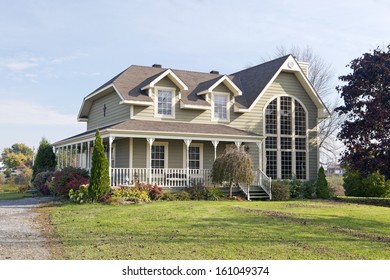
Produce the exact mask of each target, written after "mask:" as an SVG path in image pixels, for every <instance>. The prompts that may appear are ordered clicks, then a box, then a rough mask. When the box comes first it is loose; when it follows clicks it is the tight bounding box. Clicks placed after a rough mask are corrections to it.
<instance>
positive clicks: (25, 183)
mask: <svg viewBox="0 0 390 280" xmlns="http://www.w3.org/2000/svg"><path fill="white" fill-rule="evenodd" d="M31 178H32V169H31V168H29V167H24V168H23V170H22V171H21V173H20V174H18V175H17V176H16V178H15V183H16V184H18V187H19V192H25V191H27V190H28V189H29V188H30V183H31Z"/></svg>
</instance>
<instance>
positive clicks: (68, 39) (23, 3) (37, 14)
mask: <svg viewBox="0 0 390 280" xmlns="http://www.w3.org/2000/svg"><path fill="white" fill-rule="evenodd" d="M389 14H390V3H389V2H388V0H365V1H361V0H345V1H343V0H328V1H316V0H295V1H287V0H284V1H278V0H262V1H260V0H241V1H230V0H221V1H220V0H215V1H207V0H193V1H185V0H166V1H164V0H160V1H152V0H139V1H138V0H107V1H102V0H93V1H91V0H82V1H80V0H77V1H75V0H35V1H29V0H12V1H9V0H0V152H1V151H3V149H4V148H5V147H10V146H12V145H13V144H15V143H24V144H26V145H28V146H30V147H31V148H33V147H34V148H35V150H37V148H38V146H39V142H40V140H41V139H42V137H45V138H46V139H48V140H49V142H51V143H54V142H56V141H59V140H61V139H64V138H67V137H69V136H72V135H75V134H78V133H80V132H83V131H85V129H86V124H85V123H79V122H78V121H77V115H78V112H79V110H80V106H81V103H82V101H83V98H84V97H85V96H86V95H88V94H89V93H91V92H92V91H94V90H95V89H96V88H98V87H99V86H100V85H102V84H104V83H105V82H106V81H108V80H109V79H111V78H112V77H114V76H115V75H116V74H118V73H120V72H121V71H123V70H124V69H126V68H127V67H129V66H130V65H145V66H151V65H152V64H155V63H157V64H162V66H163V67H164V68H173V69H182V70H191V71H201V72H210V71H211V70H218V71H220V73H222V74H229V73H233V72H236V71H239V70H242V69H245V68H247V67H248V66H249V65H255V64H257V63H259V62H260V61H261V60H262V59H263V58H265V57H270V56H272V55H273V54H274V53H275V50H276V48H277V47H279V46H285V47H287V48H289V47H291V46H296V47H299V48H304V47H306V46H309V47H310V48H311V49H312V50H313V52H314V53H315V54H316V55H319V56H321V57H322V58H323V60H324V61H325V62H326V63H328V64H330V65H331V67H332V68H333V70H334V73H335V77H334V79H333V80H332V83H333V84H334V87H335V86H336V85H337V84H340V82H339V81H338V79H337V77H339V76H341V75H345V74H348V73H350V69H349V68H347V67H346V65H347V64H348V63H349V62H350V61H351V60H352V59H354V58H357V57H360V56H361V55H362V54H363V53H365V52H370V51H372V50H373V49H375V48H377V47H378V46H379V47H381V48H384V47H385V46H387V45H389V44H390V16H389ZM332 98H335V99H337V98H339V97H338V95H337V92H336V91H334V95H332Z"/></svg>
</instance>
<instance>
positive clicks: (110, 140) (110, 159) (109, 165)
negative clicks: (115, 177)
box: [108, 136, 115, 186]
mask: <svg viewBox="0 0 390 280" xmlns="http://www.w3.org/2000/svg"><path fill="white" fill-rule="evenodd" d="M114 140H115V137H113V136H110V137H108V170H109V173H108V176H109V177H110V186H112V185H111V183H112V180H111V179H112V178H111V175H112V174H111V173H112V171H111V168H112V142H114Z"/></svg>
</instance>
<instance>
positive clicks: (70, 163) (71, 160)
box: [69, 144, 73, 167]
mask: <svg viewBox="0 0 390 280" xmlns="http://www.w3.org/2000/svg"><path fill="white" fill-rule="evenodd" d="M69 166H71V167H73V144H72V145H70V157H69Z"/></svg>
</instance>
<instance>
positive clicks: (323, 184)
mask: <svg viewBox="0 0 390 280" xmlns="http://www.w3.org/2000/svg"><path fill="white" fill-rule="evenodd" d="M316 195H317V198H323V199H328V198H330V192H329V184H328V181H327V180H326V175H325V170H324V168H323V167H322V166H321V167H320V169H319V170H318V176H317V188H316Z"/></svg>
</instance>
